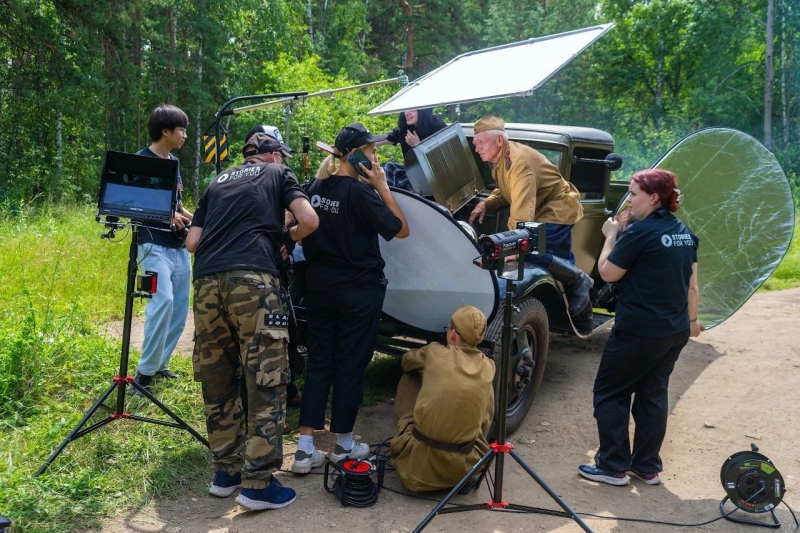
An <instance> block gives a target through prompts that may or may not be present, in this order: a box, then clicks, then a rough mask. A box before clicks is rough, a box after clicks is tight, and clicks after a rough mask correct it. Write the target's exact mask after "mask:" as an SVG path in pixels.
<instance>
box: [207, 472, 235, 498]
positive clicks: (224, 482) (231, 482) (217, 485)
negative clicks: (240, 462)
mask: <svg viewBox="0 0 800 533" xmlns="http://www.w3.org/2000/svg"><path fill="white" fill-rule="evenodd" d="M241 486H242V473H241V472H236V473H235V474H229V473H228V472H221V471H220V472H215V473H214V481H212V482H211V488H209V489H208V492H209V493H211V494H213V495H214V496H218V497H220V498H227V497H228V496H230V495H231V494H233V493H234V492H236V489H238V488H239V487H241Z"/></svg>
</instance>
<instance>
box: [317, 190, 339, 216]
mask: <svg viewBox="0 0 800 533" xmlns="http://www.w3.org/2000/svg"><path fill="white" fill-rule="evenodd" d="M311 207H313V208H314V209H319V210H320V211H330V212H331V213H333V214H336V213H338V212H339V202H338V201H337V200H329V199H328V198H322V197H321V196H320V195H318V194H315V195H314V196H312V197H311Z"/></svg>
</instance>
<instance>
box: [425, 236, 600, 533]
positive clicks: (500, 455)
mask: <svg viewBox="0 0 800 533" xmlns="http://www.w3.org/2000/svg"><path fill="white" fill-rule="evenodd" d="M526 246H527V243H526V244H524V245H522V246H520V248H519V258H518V260H519V272H518V275H517V279H516V281H519V280H520V279H522V274H523V263H524V252H525V247H526ZM541 249H544V248H543V247H542V248H541ZM493 259H494V260H497V261H499V265H500V266H499V267H498V275H499V274H500V271H501V270H502V265H503V262H504V257H502V256H501V257H499V259H498V258H493ZM484 263H486V261H484ZM479 266H482V267H483V265H479ZM505 279H506V295H505V306H504V308H503V335H502V343H503V346H502V355H501V361H500V380H501V382H500V386H499V389H500V394H499V396H500V398H499V399H498V402H497V404H496V409H497V411H496V413H495V420H497V421H498V424H497V440H496V441H495V442H493V443H492V444H490V445H489V451H487V452H486V454H484V456H483V457H481V459H480V460H479V461H478V462H477V463H476V464H475V466H473V467H472V470H470V471H469V472H467V474H466V475H465V476H464V477H463V478H461V481H459V482H458V484H457V485H456V486H455V487H453V489H452V490H451V491H450V492H449V493H448V494H447V496H445V497H444V499H442V501H441V502H439V503H438V504H437V505H436V507H434V508H433V510H432V511H431V512H430V513H429V514H428V516H426V517H425V519H424V520H423V521H422V522H420V524H419V525H418V526H417V527H416V529H414V533H418V532H419V531H422V530H423V529H425V526H427V525H428V524H429V523H430V522H431V520H433V519H434V517H435V516H436V515H437V514H444V513H458V512H462V511H475V510H480V509H485V510H488V511H502V510H510V511H517V512H529V513H536V512H540V510H538V509H535V508H533V507H527V506H524V505H517V504H513V503H508V502H506V501H503V466H504V463H505V454H509V455H511V457H513V458H514V460H515V461H516V462H517V463H519V465H520V466H521V467H522V468H523V470H525V471H526V472H527V473H528V474H529V475H530V476H531V477H532V478H533V479H534V480H535V481H536V483H538V484H539V486H540V487H542V488H543V489H544V490H545V492H547V494H549V495H550V497H551V498H553V500H554V501H555V502H556V503H557V504H558V505H559V506H561V508H562V509H564V511H565V512H566V513H567V514H568V515H569V517H570V518H572V519H573V520H574V521H575V522H576V523H577V524H578V525H579V526H580V527H581V528H582V529H583V530H584V531H587V532H588V533H592V530H591V529H590V528H589V526H587V525H586V523H584V521H583V520H581V518H580V517H579V516H578V515H577V514H575V512H574V511H573V510H572V509H570V508H569V506H568V505H567V504H566V503H564V501H563V500H562V499H561V498H560V497H559V496H558V494H556V493H555V492H553V489H551V488H550V487H548V486H547V483H545V482H544V480H543V479H542V478H541V477H539V475H538V474H537V473H536V472H534V471H533V469H532V468H531V467H529V466H528V465H527V464H525V461H523V460H522V458H521V457H520V456H519V455H517V452H515V451H514V446H513V445H512V444H510V443H509V442H507V441H506V416H507V412H506V405H507V404H508V387H506V386H505V385H504V384H503V383H502V380H504V379H506V378H507V376H508V372H509V366H510V359H511V334H512V332H513V330H514V329H515V327H514V326H513V325H512V316H513V309H514V306H513V305H512V303H511V296H512V294H513V292H514V282H513V281H512V280H511V279H508V278H505ZM493 460H494V461H495V470H494V490H493V495H492V500H491V501H489V502H487V503H485V504H476V505H464V506H461V507H457V508H447V509H444V506H445V505H447V503H448V502H449V501H450V499H451V498H453V496H455V495H456V494H457V493H458V491H459V490H461V487H463V486H464V485H465V484H466V483H467V482H468V481H469V480H470V479H471V478H472V477H473V476H474V475H476V474H478V473H479V472H480V469H481V467H482V466H483V465H486V468H487V469H488V468H489V467H490V466H491V463H492V461H493Z"/></svg>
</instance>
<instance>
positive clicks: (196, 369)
mask: <svg viewBox="0 0 800 533" xmlns="http://www.w3.org/2000/svg"><path fill="white" fill-rule="evenodd" d="M192 343H193V345H194V348H192V374H193V376H194V380H195V381H197V382H198V383H200V382H202V381H203V377H202V373H201V371H200V350H198V348H197V334H196V333H195V334H194V335H192Z"/></svg>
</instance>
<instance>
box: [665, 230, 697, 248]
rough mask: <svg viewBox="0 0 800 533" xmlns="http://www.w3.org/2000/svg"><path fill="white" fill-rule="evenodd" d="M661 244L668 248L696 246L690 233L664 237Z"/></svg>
mask: <svg viewBox="0 0 800 533" xmlns="http://www.w3.org/2000/svg"><path fill="white" fill-rule="evenodd" d="M661 244H663V245H664V246H665V247H666V248H669V247H670V246H692V245H693V244H694V240H693V239H692V235H691V234H689V233H675V234H673V235H662V236H661Z"/></svg>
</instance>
